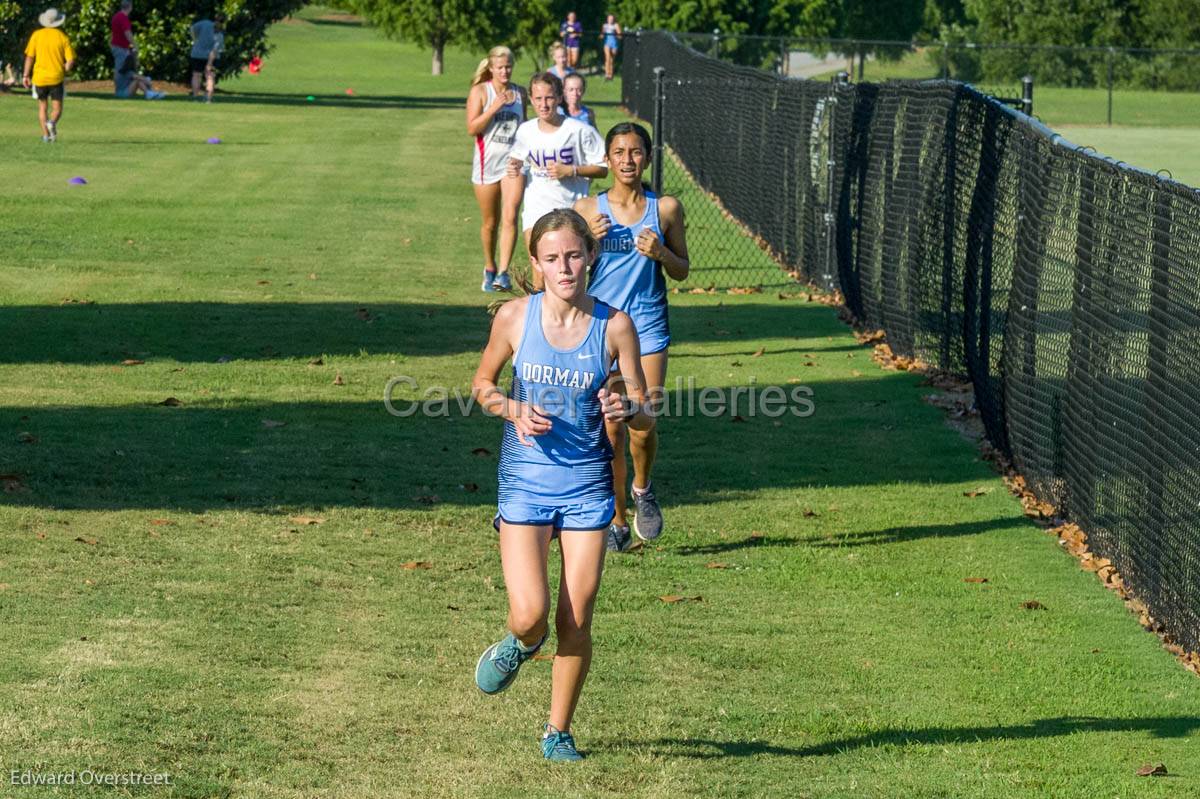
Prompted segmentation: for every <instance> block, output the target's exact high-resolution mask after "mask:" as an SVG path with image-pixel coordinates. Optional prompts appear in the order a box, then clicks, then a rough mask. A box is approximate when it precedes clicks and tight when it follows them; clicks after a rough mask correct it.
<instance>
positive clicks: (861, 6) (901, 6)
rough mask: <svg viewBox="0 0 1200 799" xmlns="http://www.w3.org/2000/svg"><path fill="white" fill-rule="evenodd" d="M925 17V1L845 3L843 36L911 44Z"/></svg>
mask: <svg viewBox="0 0 1200 799" xmlns="http://www.w3.org/2000/svg"><path fill="white" fill-rule="evenodd" d="M924 17H925V2H924V0H844V1H843V3H842V36H843V37H845V38H847V39H887V40H889V41H897V42H907V41H911V40H912V37H913V34H915V33H916V32H917V31H918V30H920V29H921V23H922V22H923V21H924Z"/></svg>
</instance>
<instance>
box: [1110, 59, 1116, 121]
mask: <svg viewBox="0 0 1200 799" xmlns="http://www.w3.org/2000/svg"><path fill="white" fill-rule="evenodd" d="M1115 54H1116V48H1115V47H1110V48H1108V126H1109V127H1110V128H1111V127H1112V90H1113V56H1114V55H1115Z"/></svg>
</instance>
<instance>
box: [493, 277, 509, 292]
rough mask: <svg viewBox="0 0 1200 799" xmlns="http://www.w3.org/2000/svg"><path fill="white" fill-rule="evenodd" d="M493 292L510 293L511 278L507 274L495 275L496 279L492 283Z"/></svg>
mask: <svg viewBox="0 0 1200 799" xmlns="http://www.w3.org/2000/svg"><path fill="white" fill-rule="evenodd" d="M492 290H493V291H512V278H510V277H509V276H508V272H500V273H499V274H497V275H496V279H495V280H493V281H492Z"/></svg>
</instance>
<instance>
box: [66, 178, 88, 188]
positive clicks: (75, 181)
mask: <svg viewBox="0 0 1200 799" xmlns="http://www.w3.org/2000/svg"><path fill="white" fill-rule="evenodd" d="M67 183H70V184H71V185H72V186H86V185H87V181H86V180H84V179H83V178H81V177H79V176H75V177H73V178H71V179H70V180H68V181H67Z"/></svg>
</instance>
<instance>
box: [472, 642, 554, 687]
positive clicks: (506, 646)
mask: <svg viewBox="0 0 1200 799" xmlns="http://www.w3.org/2000/svg"><path fill="white" fill-rule="evenodd" d="M545 641H546V637H545V636H542V640H541V641H538V642H537V646H535V647H534V648H533V649H529V650H526V649H524V648H523V647H522V646H521V642H520V641H518V640H517V637H516V636H515V635H513V634H512V633H509V634H508V635H506V636H504V638H502V639H501V640H499V641H497V642H496V643H494V644H492V645H491V646H489V647H488V648H487V649H485V650H483V654H482V655H480V656H479V662H478V663H476V664H475V685H477V686H479V690H481V691H483V692H484V693H485V694H498V693H500V692H501V691H503V690H504V689H505V688H507V687H508V686H510V685H512V684H513V680H515V679H517V671H518V670H519V669H520V668H521V664H522V663H524V662H525V661H527V660H529V659H530V658H531V657H533V656H534V655H536V654H537V651H538V650H539V649H541V648H542V644H543V643H545Z"/></svg>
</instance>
